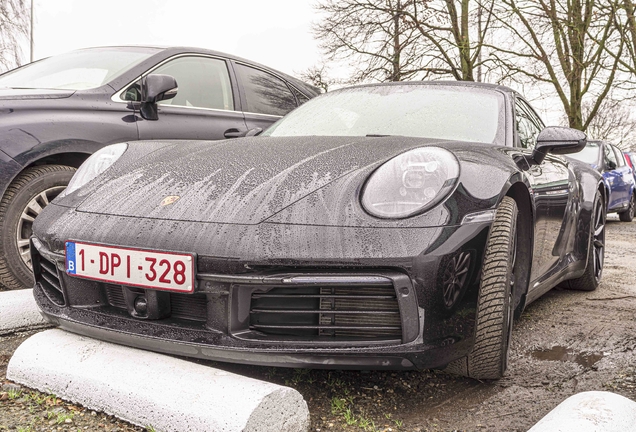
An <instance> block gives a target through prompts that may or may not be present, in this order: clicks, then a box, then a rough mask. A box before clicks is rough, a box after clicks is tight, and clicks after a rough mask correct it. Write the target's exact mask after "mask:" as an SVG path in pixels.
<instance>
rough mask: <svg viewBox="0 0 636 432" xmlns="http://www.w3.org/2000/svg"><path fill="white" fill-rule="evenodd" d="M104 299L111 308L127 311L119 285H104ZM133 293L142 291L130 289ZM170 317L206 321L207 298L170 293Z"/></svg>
mask: <svg viewBox="0 0 636 432" xmlns="http://www.w3.org/2000/svg"><path fill="white" fill-rule="evenodd" d="M104 288H105V290H106V298H107V299H108V304H110V305H111V306H113V307H115V308H118V309H124V310H127V309H128V308H127V306H126V298H125V296H124V289H127V288H126V287H123V286H121V285H113V284H104ZM132 289H133V290H134V291H135V292H138V293H139V294H143V292H144V290H143V289H139V288H132ZM169 298H170V316H171V317H172V318H179V319H184V320H189V321H202V322H204V321H206V319H207V297H206V296H205V294H178V293H170V297H169Z"/></svg>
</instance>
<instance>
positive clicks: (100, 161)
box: [59, 143, 128, 197]
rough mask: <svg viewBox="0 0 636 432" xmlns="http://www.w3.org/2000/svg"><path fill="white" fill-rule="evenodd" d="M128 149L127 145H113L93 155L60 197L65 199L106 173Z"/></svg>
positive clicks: (80, 168)
mask: <svg viewBox="0 0 636 432" xmlns="http://www.w3.org/2000/svg"><path fill="white" fill-rule="evenodd" d="M127 148H128V144H127V143H121V144H113V145H109V146H106V147H104V148H102V149H100V150H98V151H96V152H95V153H93V154H92V155H91V157H89V158H88V159H86V161H85V162H84V163H83V164H82V166H80V167H79V169H78V170H77V172H76V173H75V175H74V176H73V178H72V179H71V181H70V183H69V184H68V186H67V187H66V189H64V191H63V192H62V193H61V194H60V195H59V196H60V197H63V196H65V195H68V194H70V193H71V192H75V191H76V190H77V189H79V188H81V187H82V186H84V185H85V184H86V183H88V182H89V181H91V180H93V179H94V178H95V177H97V176H98V175H100V174H101V173H103V172H104V171H106V170H107V169H108V168H110V166H111V165H112V164H114V163H115V162H117V159H119V158H120V157H121V155H123V154H124V152H125V151H126V149H127Z"/></svg>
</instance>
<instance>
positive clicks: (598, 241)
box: [592, 198, 633, 282]
mask: <svg viewBox="0 0 636 432" xmlns="http://www.w3.org/2000/svg"><path fill="white" fill-rule="evenodd" d="M632 202H633V198H632ZM632 211H633V209H632ZM593 236H594V237H593V243H592V245H593V248H594V250H593V252H594V278H595V279H596V281H597V282H598V281H600V280H601V275H602V274H603V261H604V259H605V212H604V211H603V204H602V203H601V201H600V200H599V201H597V204H596V210H595V212H594V233H593Z"/></svg>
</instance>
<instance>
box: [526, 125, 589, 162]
mask: <svg viewBox="0 0 636 432" xmlns="http://www.w3.org/2000/svg"><path fill="white" fill-rule="evenodd" d="M586 144H587V135H585V133H583V132H581V131H580V130H576V129H570V128H566V127H559V126H551V127H547V128H545V129H543V130H542V131H541V133H539V136H538V137H537V143H536V145H535V147H534V151H533V152H532V159H533V160H534V162H535V163H536V164H540V163H542V162H543V160H544V159H545V157H546V155H547V154H548V153H552V154H568V153H576V152H579V151H581V150H583V147H585V145H586Z"/></svg>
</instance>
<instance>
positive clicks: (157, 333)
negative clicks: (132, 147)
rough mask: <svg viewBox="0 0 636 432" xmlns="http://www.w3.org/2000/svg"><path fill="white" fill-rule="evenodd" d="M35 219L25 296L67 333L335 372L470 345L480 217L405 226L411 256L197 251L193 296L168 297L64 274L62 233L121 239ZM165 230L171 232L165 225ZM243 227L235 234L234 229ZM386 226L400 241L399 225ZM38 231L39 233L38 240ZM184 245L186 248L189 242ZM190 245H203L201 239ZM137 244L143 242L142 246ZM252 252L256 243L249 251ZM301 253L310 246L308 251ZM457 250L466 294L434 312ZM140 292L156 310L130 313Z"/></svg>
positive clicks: (441, 362) (453, 352)
mask: <svg viewBox="0 0 636 432" xmlns="http://www.w3.org/2000/svg"><path fill="white" fill-rule="evenodd" d="M49 207H51V206H49ZM58 211H60V210H59V209H58ZM62 213H66V214H62V219H64V218H66V217H69V216H70V217H72V218H80V217H81V218H83V219H84V218H86V219H88V218H100V217H101V216H97V215H78V214H77V213H75V212H74V211H72V210H68V211H66V212H62ZM110 218H111V219H112V218H113V217H110ZM118 219H122V220H120V221H119V223H120V224H123V223H124V222H127V223H128V224H131V223H133V222H132V221H130V219H128V220H127V221H124V220H123V219H126V218H118ZM39 222H40V223H39V225H38V226H36V232H35V233H36V235H37V236H38V237H37V238H34V239H33V247H32V251H33V263H34V272H35V276H36V286H35V289H34V295H35V298H36V301H37V304H38V306H39V307H40V309H41V310H42V312H43V314H44V315H45V316H46V317H47V318H48V319H49V320H50V321H51V322H53V323H54V324H57V325H59V326H60V327H62V328H64V329H67V330H69V331H72V332H75V333H80V334H83V335H87V336H92V337H96V338H99V339H102V340H107V341H111V342H115V343H121V344H125V345H129V346H134V347H138V348H143V349H149V350H153V351H158V352H164V353H169V354H177V355H183V356H189V357H198V358H205V359H211V360H220V361H229V362H236V363H246V364H257V365H272V366H285V367H315V368H337V369H343V368H356V369H365V368H370V369H383V368H385V369H408V368H437V367H443V366H445V365H446V364H448V363H450V362H451V361H453V360H455V359H458V358H461V357H463V356H465V355H466V354H467V353H468V352H469V350H470V349H471V347H472V342H473V335H474V321H475V305H476V299H477V294H478V285H479V284H478V281H479V271H478V269H479V268H480V267H481V254H482V253H483V247H484V244H485V241H486V237H487V234H488V228H489V223H475V224H469V225H467V226H458V227H450V228H449V229H440V228H431V229H428V228H420V229H413V230H412V231H411V232H412V233H413V234H417V238H411V239H410V240H411V242H412V244H414V245H415V244H417V243H418V242H419V244H420V248H418V249H417V250H416V251H417V253H414V252H413V251H409V250H406V251H405V248H400V249H401V250H400V252H402V253H403V252H407V253H406V254H396V253H391V254H389V253H387V256H386V257H384V258H383V259H378V257H375V256H370V255H372V253H373V251H372V252H371V253H369V252H368V249H367V252H366V253H365V251H364V246H362V247H359V250H358V256H357V257H356V258H353V257H351V256H348V257H346V258H345V257H337V258H333V259H326V258H324V256H322V258H320V259H314V260H311V259H309V258H308V256H310V255H311V253H312V252H311V251H310V250H305V251H303V253H300V254H297V256H301V258H297V257H294V258H293V259H292V258H282V257H276V258H275V259H273V260H262V261H257V260H255V259H254V258H253V257H248V258H245V257H243V258H240V257H239V258H233V259H229V258H218V256H217V257H214V256H210V255H211V254H209V255H206V254H201V252H200V251H199V250H198V249H197V250H196V251H197V252H198V253H199V258H198V263H197V267H198V274H197V286H196V288H195V292H194V294H169V293H165V292H159V291H154V290H144V289H137V288H130V287H123V286H119V285H110V284H105V283H102V282H95V281H89V280H85V279H80V278H76V277H71V276H68V275H67V274H66V273H65V272H64V255H63V253H62V252H61V250H62V249H61V247H63V246H62V245H63V242H64V240H66V239H70V238H73V239H76V240H83V241H88V242H90V241H100V242H103V243H109V244H120V245H121V244H122V241H121V240H120V239H114V238H112V239H106V238H103V237H100V238H99V239H96V238H95V237H94V236H93V237H90V236H84V235H81V234H80V236H78V230H77V229H75V230H71V229H70V228H67V231H69V232H66V233H65V232H59V233H56V234H55V235H52V232H51V229H52V227H53V226H55V227H57V228H56V231H60V227H62V226H66V227H72V226H75V227H77V226H78V225H68V224H64V223H63V222H59V219H56V221H55V224H54V225H48V228H47V229H43V228H42V227H43V223H46V221H40V220H39ZM83 222H84V223H86V224H87V225H83V226H100V225H99V224H95V223H93V224H89V223H88V221H86V220H83ZM111 223H112V221H111ZM143 223H144V224H145V226H146V228H147V226H148V224H151V225H153V224H154V225H157V224H162V223H164V222H163V221H143ZM171 225H172V229H173V230H174V229H175V227H174V222H171ZM188 225H192V224H191V223H189V224H188ZM120 226H121V225H120ZM247 229H248V228H246V229H244V230H242V232H241V234H242V235H243V236H245V230H247ZM251 229H254V230H258V229H262V228H259V227H253V228H251ZM285 229H287V230H288V231H289V230H291V229H293V227H292V228H290V227H285ZM320 229H323V230H325V231H328V230H339V233H338V235H339V236H340V237H342V236H346V235H347V230H342V229H338V228H326V227H320ZM176 230H177V231H179V227H177V228H176ZM303 230H305V231H306V230H307V228H306V227H303ZM70 231H74V232H73V233H72V234H71V233H70ZM150 231H151V232H152V229H151V230H150ZM186 231H187V230H185V229H184V231H183V232H186ZM355 231H356V232H355V236H356V237H357V236H359V235H361V233H360V231H362V230H355ZM375 231H376V232H377V231H380V230H378V229H375ZM389 231H390V230H389ZM120 232H121V230H119V231H115V233H120ZM216 232H217V233H218V232H219V230H217V231H216ZM226 232H232V230H227V231H226ZM351 232H353V230H352V231H351ZM393 232H394V233H395V235H396V236H399V237H400V238H402V237H404V232H402V233H398V232H397V230H393ZM42 233H45V235H42ZM288 234H289V232H288ZM385 234H386V235H389V234H390V233H389V234H387V233H385ZM325 235H326V236H329V235H331V234H330V233H328V232H327V233H325ZM42 237H44V238H45V240H38V238H42ZM180 238H183V236H180ZM253 238H258V236H254V237H253ZM186 240H187V239H186ZM191 240H192V243H191V244H196V243H197V240H196V239H191ZM223 240H225V241H227V239H223ZM372 240H373V239H371V241H372ZM198 241H199V244H201V243H200V238H199V239H198ZM228 243H229V242H228ZM124 244H125V243H124ZM343 244H346V245H350V244H351V243H350V242H344V243H343ZM135 245H136V246H140V245H144V246H145V247H147V243H144V242H138V243H135ZM422 246H424V248H423V249H422ZM163 247H164V248H166V247H165V246H163ZM56 248H57V249H56ZM258 248H259V245H258V244H255V245H254V248H253V249H258ZM311 248H312V245H311V244H310V245H307V246H306V249H311ZM166 249H167V248H166ZM171 249H173V250H174V248H171ZM407 249H408V248H407ZM384 250H385V251H389V252H390V251H396V250H397V249H396V248H390V247H388V248H385V249H384ZM466 251H468V252H469V253H470V254H472V255H471V256H472V265H471V268H470V276H469V277H468V278H467V279H466V282H465V287H464V291H465V293H464V294H463V295H462V297H461V298H460V299H459V300H458V302H457V304H455V305H453V307H452V308H444V307H443V305H442V302H441V298H442V293H441V289H442V288H441V287H440V285H441V281H442V279H443V278H444V274H443V273H444V272H445V269H447V268H448V266H449V263H451V262H454V261H453V260H454V258H455V257H457V256H458V254H460V253H467V252H466ZM235 252H236V251H235ZM315 252H316V251H315V249H314V253H315ZM348 253H351V252H348ZM236 255H240V254H239V253H238V252H237V253H236ZM236 255H230V256H236ZM314 256H315V255H314ZM140 296H142V297H144V298H145V300H147V304H148V307H149V308H150V309H152V308H155V310H154V312H153V313H151V316H152V317H153V319H148V317H147V316H146V317H144V316H140V315H139V314H137V313H136V312H135V310H134V304H135V299H136V298H138V297H140ZM151 312H152V311H151Z"/></svg>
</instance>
